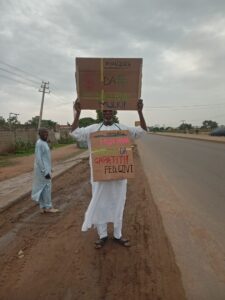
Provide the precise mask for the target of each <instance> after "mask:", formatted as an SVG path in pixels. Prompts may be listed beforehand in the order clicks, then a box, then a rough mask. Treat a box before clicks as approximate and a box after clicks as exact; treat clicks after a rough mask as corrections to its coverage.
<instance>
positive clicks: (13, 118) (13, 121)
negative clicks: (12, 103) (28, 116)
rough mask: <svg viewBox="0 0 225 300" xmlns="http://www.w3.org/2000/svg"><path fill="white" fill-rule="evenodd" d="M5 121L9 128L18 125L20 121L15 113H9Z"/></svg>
mask: <svg viewBox="0 0 225 300" xmlns="http://www.w3.org/2000/svg"><path fill="white" fill-rule="evenodd" d="M7 122H8V124H9V128H16V127H18V125H20V122H19V121H18V118H17V115H16V114H15V115H14V114H13V115H11V114H10V115H9V117H8V119H7Z"/></svg>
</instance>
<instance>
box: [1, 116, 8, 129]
mask: <svg viewBox="0 0 225 300" xmlns="http://www.w3.org/2000/svg"><path fill="white" fill-rule="evenodd" d="M6 126H7V122H6V120H5V119H4V118H3V117H2V116H0V127H6Z"/></svg>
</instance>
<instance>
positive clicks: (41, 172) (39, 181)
mask: <svg viewBox="0 0 225 300" xmlns="http://www.w3.org/2000/svg"><path fill="white" fill-rule="evenodd" d="M51 169H52V165H51V152H50V149H49V146H48V143H47V142H44V141H42V140H41V139H39V140H37V142H36V145H35V161H34V176H33V185H32V194H31V198H32V200H35V201H37V202H39V200H40V196H41V193H42V192H43V190H44V188H45V187H46V186H48V187H49V188H48V190H49V191H51V180H49V179H46V178H45V176H46V175H47V174H50V175H51Z"/></svg>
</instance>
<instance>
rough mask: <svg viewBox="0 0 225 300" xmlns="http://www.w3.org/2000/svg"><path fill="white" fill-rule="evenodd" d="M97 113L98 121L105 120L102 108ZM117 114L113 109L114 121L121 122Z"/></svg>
mask: <svg viewBox="0 0 225 300" xmlns="http://www.w3.org/2000/svg"><path fill="white" fill-rule="evenodd" d="M96 113H97V119H96V123H101V122H103V114H102V111H101V110H96ZM116 115H117V111H115V110H114V111H113V122H114V123H119V119H118V117H117V116H116Z"/></svg>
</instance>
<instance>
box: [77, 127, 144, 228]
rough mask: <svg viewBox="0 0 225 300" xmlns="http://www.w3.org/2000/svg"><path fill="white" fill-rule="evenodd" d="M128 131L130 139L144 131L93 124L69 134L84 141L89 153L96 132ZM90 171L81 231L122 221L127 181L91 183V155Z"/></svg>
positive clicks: (136, 128)
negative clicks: (90, 194)
mask: <svg viewBox="0 0 225 300" xmlns="http://www.w3.org/2000/svg"><path fill="white" fill-rule="evenodd" d="M118 127H119V129H121V130H128V131H129V132H130V134H131V138H133V139H134V138H137V137H139V136H141V135H142V134H143V133H144V132H145V131H144V130H143V129H142V128H141V127H128V126H125V125H122V124H116V125H115V124H113V125H111V126H105V125H101V124H93V125H90V126H88V127H83V128H77V129H75V130H74V131H73V132H72V133H71V134H72V135H73V136H74V137H75V138H76V139H77V140H78V141H86V142H87V144H88V148H89V152H90V153H91V142H90V134H91V133H92V132H95V131H98V130H118ZM89 163H90V169H91V184H92V198H91V201H90V204H89V206H88V209H87V211H86V213H85V219H84V223H83V226H82V231H87V230H88V229H89V228H91V227H92V226H93V225H94V226H96V225H97V224H105V223H108V222H112V223H114V224H118V223H119V222H121V221H122V219H123V211H124V205H125V201H126V192H127V179H123V180H111V181H98V182H93V176H92V174H93V170H92V163H91V155H90V156H89Z"/></svg>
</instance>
